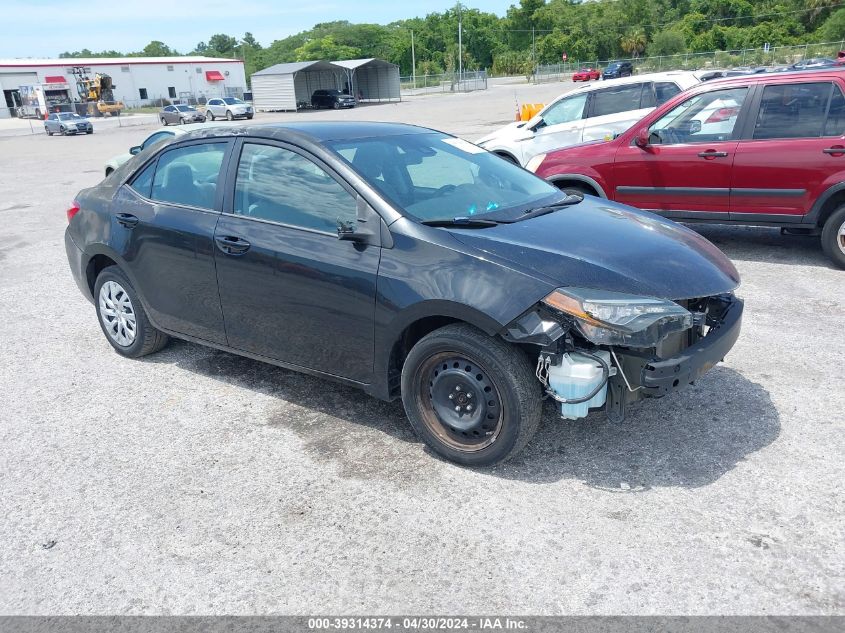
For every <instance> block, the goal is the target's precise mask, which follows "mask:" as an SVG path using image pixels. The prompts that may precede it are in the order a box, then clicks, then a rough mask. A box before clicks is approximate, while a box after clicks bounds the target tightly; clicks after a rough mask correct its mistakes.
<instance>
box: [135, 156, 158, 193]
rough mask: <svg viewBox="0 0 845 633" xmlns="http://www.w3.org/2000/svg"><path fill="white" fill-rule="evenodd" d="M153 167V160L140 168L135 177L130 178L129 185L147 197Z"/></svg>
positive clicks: (149, 190) (150, 190)
mask: <svg viewBox="0 0 845 633" xmlns="http://www.w3.org/2000/svg"><path fill="white" fill-rule="evenodd" d="M155 167H156V163H155V161H153V162H151V163H150V164H149V165H147V166H146V167H144V169H142V170H141V171H140V173H138V175H137V176H135V178H133V179H132V183H131V184H130V185H129V186H130V187H132V189H134V190H135V191H137V192H138V193H140V194H141V195H142V196H144V197H145V198H149V197H150V195H151V193H152V188H153V174H154V173H155Z"/></svg>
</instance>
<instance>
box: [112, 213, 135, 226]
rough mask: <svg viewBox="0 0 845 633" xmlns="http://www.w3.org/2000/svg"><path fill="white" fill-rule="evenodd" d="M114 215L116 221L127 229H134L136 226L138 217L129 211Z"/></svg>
mask: <svg viewBox="0 0 845 633" xmlns="http://www.w3.org/2000/svg"><path fill="white" fill-rule="evenodd" d="M116 217H117V223H118V224H122V225H123V226H125V227H126V228H127V229H134V228H135V227H136V226H138V218H137V217H135V216H134V215H132V214H131V213H118V214H117V216H116Z"/></svg>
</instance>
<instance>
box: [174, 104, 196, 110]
mask: <svg viewBox="0 0 845 633" xmlns="http://www.w3.org/2000/svg"><path fill="white" fill-rule="evenodd" d="M176 109H177V110H179V112H192V111H193V110H194V108H192V107H191V106H186V105H178V106H176Z"/></svg>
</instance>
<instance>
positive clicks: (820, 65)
mask: <svg viewBox="0 0 845 633" xmlns="http://www.w3.org/2000/svg"><path fill="white" fill-rule="evenodd" d="M839 65H841V64H840V63H839V62H837V61H836V60H835V59H830V58H829V57H811V58H810V59H802V60H801V61H799V62H795V63H794V64H789V65H788V66H779V67H777V68H773V69H772V71H771V72H777V73H784V72H794V71H801V70H817V69H818V70H823V69H826V68H830V67H832V66H839Z"/></svg>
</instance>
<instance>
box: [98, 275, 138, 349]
mask: <svg viewBox="0 0 845 633" xmlns="http://www.w3.org/2000/svg"><path fill="white" fill-rule="evenodd" d="M99 298H100V319H102V321H103V326H105V329H106V332H108V335H109V336H110V337H111V339H112V340H113V341H114V342H115V343H117V344H118V345H120V346H121V347H129V346H130V345H132V343H133V342H134V341H135V335H136V334H137V328H136V323H137V322H136V319H135V309H134V308H133V307H132V302H131V301H130V300H129V295H128V294H126V291H125V290H124V289H123V287H122V286H121V285H120V284H119V283H117V282H115V281H107V282H106V283H104V284H103V287H102V288H100V297H99Z"/></svg>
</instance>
